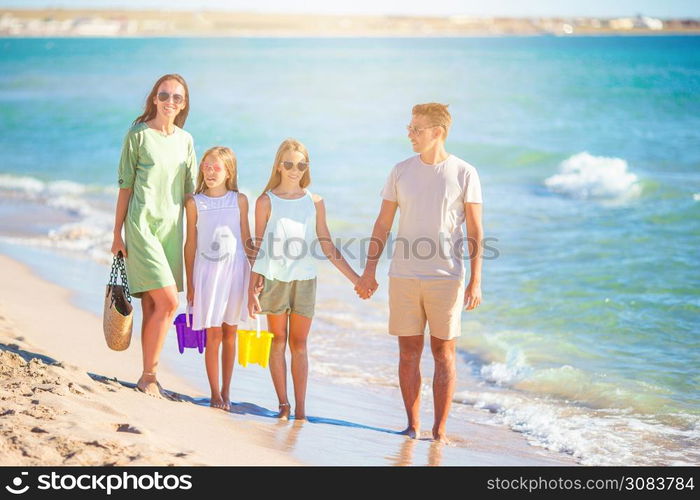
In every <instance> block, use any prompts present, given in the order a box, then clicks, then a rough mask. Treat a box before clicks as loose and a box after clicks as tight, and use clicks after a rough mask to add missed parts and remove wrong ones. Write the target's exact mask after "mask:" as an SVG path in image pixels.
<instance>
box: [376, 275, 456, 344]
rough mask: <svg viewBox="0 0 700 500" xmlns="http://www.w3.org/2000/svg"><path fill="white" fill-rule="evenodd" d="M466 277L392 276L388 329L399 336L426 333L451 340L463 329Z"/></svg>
mask: <svg viewBox="0 0 700 500" xmlns="http://www.w3.org/2000/svg"><path fill="white" fill-rule="evenodd" d="M463 303H464V281H463V280H451V279H436V280H420V279H413V278H394V277H391V276H390V277H389V333H390V334H391V335H396V336H399V337H403V336H411V335H423V334H424V333H425V324H426V322H427V323H428V326H429V327H430V335H432V336H433V337H436V338H439V339H442V340H450V339H453V338H455V337H459V336H460V335H461V333H462V305H463Z"/></svg>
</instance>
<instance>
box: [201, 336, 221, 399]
mask: <svg viewBox="0 0 700 500" xmlns="http://www.w3.org/2000/svg"><path fill="white" fill-rule="evenodd" d="M222 335H223V334H222V332H221V327H215V328H207V348H206V350H205V351H204V363H205V364H206V367H207V377H208V378H209V388H210V389H211V402H210V403H209V404H210V406H211V407H212V408H223V407H224V401H223V400H222V399H221V391H219V347H220V346H221V337H222Z"/></svg>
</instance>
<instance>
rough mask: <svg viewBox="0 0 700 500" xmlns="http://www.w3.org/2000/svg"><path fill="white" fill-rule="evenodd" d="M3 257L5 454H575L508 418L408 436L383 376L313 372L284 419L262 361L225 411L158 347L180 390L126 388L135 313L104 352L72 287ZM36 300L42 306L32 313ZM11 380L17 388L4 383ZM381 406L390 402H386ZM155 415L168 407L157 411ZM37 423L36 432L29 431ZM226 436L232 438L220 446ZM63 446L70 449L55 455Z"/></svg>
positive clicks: (356, 459) (361, 461)
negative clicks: (124, 340) (297, 405)
mask: <svg viewBox="0 0 700 500" xmlns="http://www.w3.org/2000/svg"><path fill="white" fill-rule="evenodd" d="M0 267H2V269H3V272H4V274H5V276H6V277H7V278H6V279H5V280H3V282H2V283H1V284H0V356H1V357H3V365H5V366H11V367H12V370H13V371H12V374H11V375H9V377H10V379H11V380H12V383H10V381H9V380H8V379H7V378H8V374H4V377H3V380H2V390H3V393H4V394H5V396H6V400H5V401H4V402H3V409H2V411H0V414H3V418H2V419H0V430H1V431H2V432H3V434H4V435H5V436H6V438H7V439H6V442H7V443H15V444H13V445H6V446H10V449H6V450H3V456H4V457H5V458H4V459H3V464H4V465H30V464H34V465H39V464H43V465H49V464H51V465H58V464H80V465H101V464H104V463H115V464H119V465H127V464H137V465H146V464H171V463H172V464H181V465H194V464H197V465H295V464H317V465H382V464H384V465H386V464H387V463H388V464H390V465H412V464H419V465H420V464H422V463H425V464H428V465H440V464H445V465H544V466H547V465H550V466H554V465H577V464H578V463H577V461H576V460H575V459H574V458H573V457H570V456H567V455H565V454H562V453H556V452H552V451H549V450H544V449H541V448H538V447H535V446H532V445H530V444H528V443H527V441H526V440H525V438H524V437H523V436H522V435H520V434H519V433H516V432H513V431H511V430H510V429H508V428H507V427H505V426H494V425H492V424H487V423H484V422H480V421H478V420H475V419H474V420H471V421H470V422H469V423H468V425H469V426H470V428H469V429H468V431H467V432H466V435H468V436H469V440H468V441H466V440H464V439H458V441H460V442H457V443H455V445H453V446H445V447H443V446H442V445H437V444H436V443H433V442H431V441H430V440H428V439H426V438H425V437H423V438H422V439H420V440H411V439H407V438H405V437H403V436H400V435H398V432H397V431H396V429H399V428H400V427H401V426H402V424H403V418H404V415H403V408H402V406H401V401H400V394H399V393H398V391H396V390H392V389H389V388H386V387H377V388H371V389H372V390H362V389H359V388H357V387H348V386H343V385H336V384H331V383H329V382H328V381H325V380H313V381H312V383H311V384H310V387H309V396H308V397H309V400H310V401H313V411H312V412H310V415H323V416H317V417H312V416H310V417H309V422H304V423H302V422H294V421H291V422H289V423H282V422H279V421H277V419H275V418H274V413H273V411H272V410H271V409H268V408H265V407H263V406H259V404H257V403H251V402H250V401H256V402H257V401H260V400H264V401H267V402H268V404H270V401H271V400H272V399H273V397H274V394H272V388H271V385H272V384H270V383H269V380H268V374H267V373H266V371H265V370H262V369H260V370H248V369H241V368H240V367H238V366H236V368H235V369H234V382H235V383H234V385H236V384H237V385H238V388H236V387H234V388H233V392H232V405H233V406H232V410H231V413H230V414H227V413H225V412H222V411H220V410H212V409H210V408H209V407H208V406H206V405H207V404H208V403H207V402H208V393H207V394H204V393H203V392H202V389H201V384H199V387H200V388H199V389H198V385H197V384H195V383H193V382H192V381H191V380H189V379H188V378H185V377H183V376H181V375H180V374H177V373H175V372H174V371H173V369H172V368H171V366H169V365H170V364H171V363H170V362H169V360H168V357H167V356H163V358H162V359H163V361H162V364H163V366H162V367H161V369H160V370H159V379H160V380H161V383H162V385H163V386H164V388H165V389H167V390H169V391H174V392H175V393H177V394H178V395H179V398H178V399H180V401H168V400H159V399H155V398H151V397H149V396H146V395H143V394H141V393H139V392H137V391H136V390H135V389H133V383H134V381H135V378H134V377H135V376H136V375H137V373H134V372H135V371H136V372H138V370H139V367H140V359H139V358H140V349H139V348H138V341H139V339H138V328H139V326H140V323H138V322H136V319H135V324H134V335H133V337H132V343H133V344H134V345H132V346H130V347H129V349H127V351H123V352H119V353H118V352H112V351H110V350H109V349H108V348H107V347H106V346H105V345H104V339H103V336H102V330H101V327H102V324H101V318H99V317H98V316H97V315H95V314H93V313H91V312H88V311H84V310H81V309H80V308H79V307H77V306H75V305H73V304H72V303H71V296H74V293H73V292H71V291H70V290H68V289H65V288H62V287H61V286H59V285H56V284H54V283H51V282H47V281H46V280H45V279H44V278H40V277H38V276H37V275H36V273H35V271H34V270H33V269H32V268H30V267H29V265H27V264H24V263H22V262H19V261H17V260H15V259H14V258H12V257H8V256H7V255H6V254H4V253H0ZM37 300H38V301H39V303H41V304H42V315H37V314H36V306H35V301H37ZM137 308H138V306H137ZM66 322H69V324H71V325H76V326H75V327H71V328H70V329H65V330H62V331H61V333H62V335H61V336H60V337H59V336H57V335H55V332H54V331H53V330H52V325H56V324H66ZM22 358H23V359H25V362H26V360H30V359H32V358H39V359H44V360H45V362H44V364H45V366H42V364H41V363H40V362H39V361H31V362H28V363H26V366H25V364H22V362H21V359H22ZM56 362H58V363H59V364H56ZM47 363H48V364H47ZM201 369H202V370H203V367H202V368H201ZM32 370H34V373H32ZM18 374H19V375H18ZM47 374H48V375H47ZM188 374H189V375H191V373H185V375H188ZM190 378H191V377H190ZM47 383H48V384H50V385H49V386H47ZM13 384H14V385H15V386H17V387H15V389H11V388H8V387H9V386H11V385H13ZM72 388H75V389H76V390H77V391H80V392H81V393H82V394H79V393H77V392H75V393H74V392H73V391H72ZM13 390H14V391H15V392H12V391H13ZM17 391H19V392H17ZM8 393H9V397H8ZM25 394H27V395H28V396H25ZM343 402H345V403H343ZM348 402H351V403H348ZM193 403H194V404H193ZM426 404H428V401H425V402H424V405H426ZM388 405H391V410H392V411H391V412H387V411H386V410H387V407H388ZM394 410H395V411H394ZM465 411H474V412H477V410H469V409H466V410H465ZM8 412H9V413H8ZM163 414H167V415H168V418H167V419H162V420H161V419H159V418H158V415H163ZM42 416H45V417H46V418H44V419H42V418H40V417H42ZM88 422H89V423H88ZM458 422H459V423H458ZM462 422H463V420H461V419H460V420H459V421H458V419H457V415H455V416H454V418H453V419H452V425H453V427H454V426H456V425H460V426H461V425H462ZM424 423H425V424H426V425H427V424H428V421H427V420H426V422H424ZM448 425H449V423H448ZM33 427H38V428H40V429H41V431H34V432H32V431H31V429H32V428H33ZM181 429H188V432H187V433H184V432H183V431H182V430H181ZM426 429H429V427H425V428H424V431H423V436H425V435H426V434H427V430H426ZM460 434H462V432H460ZM27 436H28V437H27ZM76 436H81V437H82V441H78V440H76ZM222 436H225V439H226V442H230V443H231V446H225V447H221V446H220V440H221V438H222ZM35 441H36V442H35ZM67 441H68V442H69V443H73V444H72V445H70V444H69V445H66V444H65V443H66V442H67ZM18 442H19V443H20V444H19V445H17V444H16V443H18ZM22 443H24V444H22ZM91 443H97V444H91ZM58 444H60V445H61V447H63V448H61V447H59V446H58ZM86 444H88V445H91V446H87V447H86ZM54 445H55V446H54ZM12 446H14V448H13V447H12ZM59 449H68V450H70V451H67V452H65V453H64V454H63V455H62V454H60V453H59V452H58V451H57V450H59ZM19 450H23V451H21V452H20V451H19ZM319 450H323V451H322V452H319ZM391 450H393V451H391ZM27 453H28V455H29V456H27ZM72 453H73V455H71V454H72ZM66 456H68V458H65V457H66ZM129 457H132V458H133V457H137V458H135V459H132V458H129Z"/></svg>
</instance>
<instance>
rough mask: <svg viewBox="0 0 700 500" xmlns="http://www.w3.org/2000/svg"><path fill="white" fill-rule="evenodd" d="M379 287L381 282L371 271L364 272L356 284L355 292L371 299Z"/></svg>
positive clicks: (359, 295)
mask: <svg viewBox="0 0 700 500" xmlns="http://www.w3.org/2000/svg"><path fill="white" fill-rule="evenodd" d="M377 288H379V283H377V280H376V279H374V275H373V274H371V273H364V274H363V275H362V276H360V279H359V280H358V281H357V283H356V284H355V292H356V293H357V296H358V297H360V298H361V299H369V298H370V297H371V296H372V295H373V294H374V292H376V291H377Z"/></svg>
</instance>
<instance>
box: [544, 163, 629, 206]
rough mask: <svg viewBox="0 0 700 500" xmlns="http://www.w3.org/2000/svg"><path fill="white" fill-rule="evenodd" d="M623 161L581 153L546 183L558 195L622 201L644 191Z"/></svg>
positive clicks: (560, 168)
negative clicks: (621, 199)
mask: <svg viewBox="0 0 700 500" xmlns="http://www.w3.org/2000/svg"><path fill="white" fill-rule="evenodd" d="M627 168H628V165H627V162H626V161H625V160H623V159H622V158H609V157H605V156H593V155H591V154H589V153H587V152H583V153H578V154H576V155H573V156H571V157H570V158H568V159H566V160H565V161H563V162H562V163H561V164H560V165H559V173H558V174H555V175H552V176H551V177H548V178H546V179H545V180H544V184H545V186H547V188H548V189H549V190H550V191H551V192H553V193H557V194H561V195H564V196H569V197H572V198H576V199H603V200H605V199H620V198H630V197H634V196H638V195H639V193H640V192H641V188H640V186H639V183H638V178H637V176H636V175H635V174H633V173H630V172H628V170H627Z"/></svg>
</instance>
